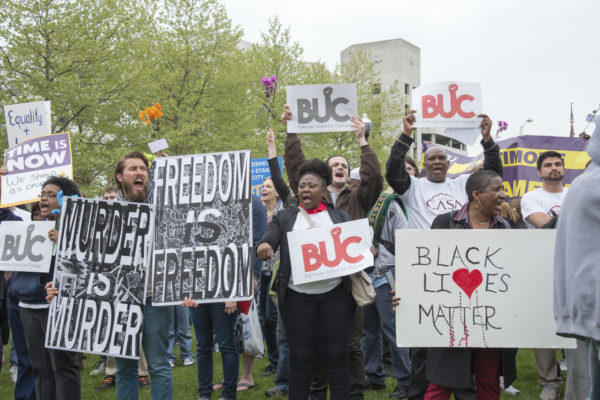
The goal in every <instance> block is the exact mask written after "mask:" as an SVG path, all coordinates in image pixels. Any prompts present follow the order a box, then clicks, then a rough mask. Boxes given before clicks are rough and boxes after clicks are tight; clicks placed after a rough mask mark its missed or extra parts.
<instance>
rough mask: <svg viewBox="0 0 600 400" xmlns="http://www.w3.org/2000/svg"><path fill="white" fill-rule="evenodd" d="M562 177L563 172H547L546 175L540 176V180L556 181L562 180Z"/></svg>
mask: <svg viewBox="0 0 600 400" xmlns="http://www.w3.org/2000/svg"><path fill="white" fill-rule="evenodd" d="M564 177H565V176H564V174H561V173H560V172H555V173H549V174H548V175H546V176H542V181H548V182H557V181H562V180H563V178H564Z"/></svg>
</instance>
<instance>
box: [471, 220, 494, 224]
mask: <svg viewBox="0 0 600 400" xmlns="http://www.w3.org/2000/svg"><path fill="white" fill-rule="evenodd" d="M471 222H473V223H475V224H477V225H486V224H487V225H489V223H490V221H487V222H477V221H475V220H474V219H471Z"/></svg>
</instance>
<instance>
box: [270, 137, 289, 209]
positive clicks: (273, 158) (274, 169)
mask: <svg viewBox="0 0 600 400" xmlns="http://www.w3.org/2000/svg"><path fill="white" fill-rule="evenodd" d="M265 142H267V148H268V150H269V161H268V163H269V171H271V180H272V181H273V186H275V190H276V191H277V194H278V195H279V198H280V199H281V201H282V202H283V203H284V204H285V201H286V200H287V198H288V197H289V195H290V188H288V186H287V184H286V183H285V181H284V180H283V175H282V173H281V170H280V169H279V162H278V161H277V149H276V148H275V135H274V134H273V128H272V127H269V132H267V136H266V137H265Z"/></svg>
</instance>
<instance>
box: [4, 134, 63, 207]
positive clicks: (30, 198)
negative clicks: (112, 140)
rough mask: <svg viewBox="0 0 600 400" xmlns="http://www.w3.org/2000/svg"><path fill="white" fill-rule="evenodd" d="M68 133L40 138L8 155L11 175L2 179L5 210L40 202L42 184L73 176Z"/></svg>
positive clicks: (12, 148) (6, 175)
mask: <svg viewBox="0 0 600 400" xmlns="http://www.w3.org/2000/svg"><path fill="white" fill-rule="evenodd" d="M71 160H72V157H71V138H70V136H69V134H68V133H57V134H54V135H48V136H40V137H37V138H34V139H29V140H27V141H24V142H21V143H19V144H17V145H15V146H13V147H11V148H9V149H8V150H6V151H5V152H4V165H5V166H6V169H7V170H8V172H7V173H6V174H4V175H2V176H1V178H0V182H1V191H0V195H1V198H0V205H1V206H2V207H10V206H16V205H19V204H26V203H32V202H34V201H38V200H39V198H38V195H39V194H40V191H41V190H42V184H43V183H44V182H45V181H46V179H48V178H49V177H51V176H63V177H65V178H72V177H73V167H72V164H71Z"/></svg>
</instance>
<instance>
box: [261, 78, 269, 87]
mask: <svg viewBox="0 0 600 400" xmlns="http://www.w3.org/2000/svg"><path fill="white" fill-rule="evenodd" d="M260 84H261V85H263V86H269V85H270V84H271V79H270V78H269V77H268V76H263V77H262V78H260Z"/></svg>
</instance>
